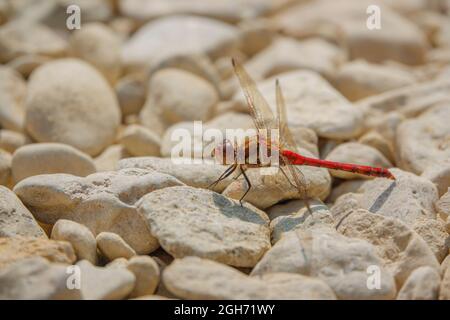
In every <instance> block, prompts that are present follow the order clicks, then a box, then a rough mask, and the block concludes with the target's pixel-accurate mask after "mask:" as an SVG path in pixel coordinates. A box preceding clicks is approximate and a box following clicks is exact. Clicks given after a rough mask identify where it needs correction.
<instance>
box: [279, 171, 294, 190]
mask: <svg viewBox="0 0 450 320" xmlns="http://www.w3.org/2000/svg"><path fill="white" fill-rule="evenodd" d="M280 170H281V173H282V174H283V175H284V176H285V177H286V179H287V181H288V182H289V184H290V185H291V186H293V187H294V188H297V186H296V185H295V184H293V183H292V181H291V179H289V177H288V175H287V174H286V172H285V171H284V170H283V167H281V166H280Z"/></svg>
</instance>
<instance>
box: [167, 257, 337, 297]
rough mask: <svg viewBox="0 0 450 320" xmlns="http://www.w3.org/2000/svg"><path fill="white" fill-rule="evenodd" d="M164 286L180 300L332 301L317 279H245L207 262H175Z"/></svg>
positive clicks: (291, 276)
mask: <svg viewBox="0 0 450 320" xmlns="http://www.w3.org/2000/svg"><path fill="white" fill-rule="evenodd" d="M162 279H163V282H164V284H165V286H166V287H167V288H168V289H169V290H170V292H172V293H173V294H175V295H176V296H177V297H180V298H183V299H194V300H195V299H202V300H203V299H208V300H209V299H226V300H229V299H231V300H234V299H238V300H239V299H243V300H248V299H258V300H263V299H298V300H316V299H320V300H335V299H336V296H335V295H334V293H333V291H332V290H331V289H330V287H329V286H328V285H326V284H325V283H324V282H323V281H321V280H320V279H317V278H310V277H305V276H302V275H297V274H288V273H272V274H269V275H264V276H262V277H249V276H247V275H245V274H244V273H242V272H240V271H238V270H236V269H234V268H232V267H229V266H226V265H223V264H220V263H218V262H215V261H211V260H208V259H201V258H198V257H186V258H183V259H176V260H175V261H174V262H173V263H172V264H171V265H170V266H168V267H167V268H166V269H165V270H164V272H163V277H162Z"/></svg>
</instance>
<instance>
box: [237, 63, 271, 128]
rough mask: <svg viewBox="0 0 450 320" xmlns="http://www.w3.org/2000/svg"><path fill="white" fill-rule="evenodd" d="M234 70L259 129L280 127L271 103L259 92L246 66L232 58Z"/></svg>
mask: <svg viewBox="0 0 450 320" xmlns="http://www.w3.org/2000/svg"><path fill="white" fill-rule="evenodd" d="M232 63H233V67H234V72H235V73H236V76H237V78H238V79H239V83H240V84H241V87H242V90H243V91H244V95H245V98H246V100H247V104H248V106H249V107H250V110H251V114H252V118H253V120H254V122H255V126H256V128H257V129H266V130H269V129H278V122H277V121H275V118H274V116H273V113H272V110H271V109H270V107H269V104H268V103H267V101H266V100H265V99H264V97H263V96H262V94H261V93H260V92H259V90H258V88H257V86H256V83H255V81H253V79H252V78H251V77H250V76H249V74H248V73H247V71H245V69H244V67H243V66H242V65H241V64H240V63H239V62H237V61H236V60H235V59H232Z"/></svg>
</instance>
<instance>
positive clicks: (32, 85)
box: [25, 58, 120, 155]
mask: <svg viewBox="0 0 450 320" xmlns="http://www.w3.org/2000/svg"><path fill="white" fill-rule="evenodd" d="M74 75H76V76H74ZM28 84H29V85H28V94H27V104H26V118H25V126H26V129H27V131H28V132H29V134H30V135H31V136H32V137H33V138H34V139H35V140H37V141H38V142H61V143H65V144H69V145H72V146H74V147H76V148H77V149H80V150H81V151H84V152H86V153H87V154H89V155H97V154H99V153H100V152H101V151H102V150H103V149H104V148H105V147H106V146H108V145H110V144H112V142H113V141H114V139H115V135H116V131H117V129H118V126H119V122H120V108H119V106H118V103H117V99H116V97H115V95H114V92H113V90H112V89H111V87H110V86H109V84H108V83H107V81H106V80H105V78H104V77H103V76H102V75H101V74H100V73H99V72H98V71H97V70H96V69H95V68H94V67H91V66H90V65H89V64H87V63H86V62H83V61H81V60H79V59H72V58H71V59H60V60H55V61H52V62H49V63H46V64H45V65H43V66H41V67H39V68H38V69H36V70H35V72H33V75H32V76H31V77H30V79H29V82H28ZM68 96H70V97H73V98H71V99H67V97H68Z"/></svg>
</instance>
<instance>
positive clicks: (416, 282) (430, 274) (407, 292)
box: [397, 266, 441, 300]
mask: <svg viewBox="0 0 450 320" xmlns="http://www.w3.org/2000/svg"><path fill="white" fill-rule="evenodd" d="M440 284H441V277H440V275H439V272H438V271H436V269H434V268H431V267H427V266H425V267H420V268H417V269H416V270H414V271H413V272H412V273H411V275H410V276H409V277H408V279H406V281H405V283H404V284H403V287H402V288H401V290H400V291H399V293H398V295H397V300H437V298H438V295H439V287H440Z"/></svg>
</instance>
